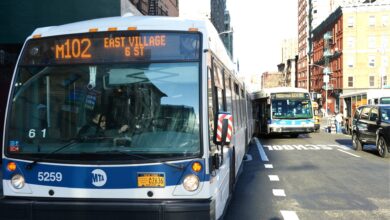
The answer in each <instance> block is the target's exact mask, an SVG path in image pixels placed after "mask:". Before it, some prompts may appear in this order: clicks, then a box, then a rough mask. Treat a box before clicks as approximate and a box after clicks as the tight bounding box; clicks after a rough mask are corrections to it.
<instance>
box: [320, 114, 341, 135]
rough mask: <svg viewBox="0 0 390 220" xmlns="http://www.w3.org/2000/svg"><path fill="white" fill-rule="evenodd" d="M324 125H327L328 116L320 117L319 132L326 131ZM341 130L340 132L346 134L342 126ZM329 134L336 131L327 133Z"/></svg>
mask: <svg viewBox="0 0 390 220" xmlns="http://www.w3.org/2000/svg"><path fill="white" fill-rule="evenodd" d="M326 127H328V118H327V117H322V118H320V130H321V132H326V129H325V128H326ZM341 131H342V134H345V135H348V134H347V133H345V130H344V128H342V129H341ZM326 133H328V132H326ZM329 134H336V133H329ZM339 134H340V133H339Z"/></svg>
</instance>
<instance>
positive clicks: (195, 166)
mask: <svg viewBox="0 0 390 220" xmlns="http://www.w3.org/2000/svg"><path fill="white" fill-rule="evenodd" d="M192 170H193V171H194V172H197V173H198V172H199V171H201V170H202V164H201V163H199V162H194V163H193V164H192Z"/></svg>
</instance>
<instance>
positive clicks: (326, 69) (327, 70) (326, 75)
mask: <svg viewBox="0 0 390 220" xmlns="http://www.w3.org/2000/svg"><path fill="white" fill-rule="evenodd" d="M309 66H316V67H319V68H322V69H323V71H322V72H323V73H324V78H323V81H324V83H325V115H326V116H328V83H329V74H331V73H332V72H331V71H330V68H329V67H325V66H321V65H317V64H314V63H311V64H309Z"/></svg>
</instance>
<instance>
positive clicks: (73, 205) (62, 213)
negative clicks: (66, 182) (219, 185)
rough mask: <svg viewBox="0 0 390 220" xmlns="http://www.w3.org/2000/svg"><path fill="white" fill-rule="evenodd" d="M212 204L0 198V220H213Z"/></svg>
mask: <svg viewBox="0 0 390 220" xmlns="http://www.w3.org/2000/svg"><path fill="white" fill-rule="evenodd" d="M214 218H215V202H214V201H213V200H209V199H203V200H202V199H197V200H196V199H192V200H106V199H105V200H74V199H73V200H71V199H51V200H50V199H23V198H7V197H5V198H1V199H0V219H7V220H16V219H17V220H25V219H28V220H41V219H55V220H65V219H66V220H77V219H82V220H92V219H93V220H104V219H109V220H112V219H142V220H148V219H158V220H179V219H185V220H191V219H214Z"/></svg>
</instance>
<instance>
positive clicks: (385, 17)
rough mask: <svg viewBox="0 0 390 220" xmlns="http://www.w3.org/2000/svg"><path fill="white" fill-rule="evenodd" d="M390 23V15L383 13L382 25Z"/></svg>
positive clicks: (385, 25)
mask: <svg viewBox="0 0 390 220" xmlns="http://www.w3.org/2000/svg"><path fill="white" fill-rule="evenodd" d="M388 24H389V16H387V15H383V16H382V26H383V27H387V25H388Z"/></svg>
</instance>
